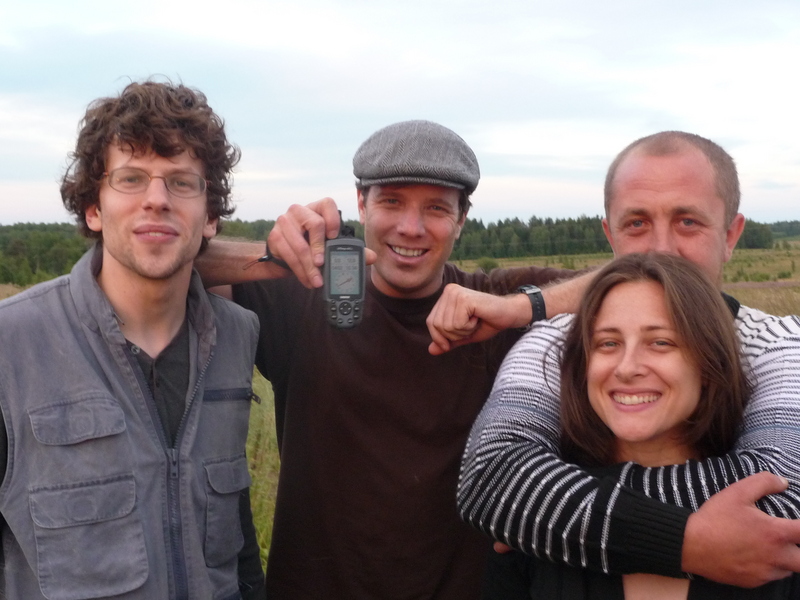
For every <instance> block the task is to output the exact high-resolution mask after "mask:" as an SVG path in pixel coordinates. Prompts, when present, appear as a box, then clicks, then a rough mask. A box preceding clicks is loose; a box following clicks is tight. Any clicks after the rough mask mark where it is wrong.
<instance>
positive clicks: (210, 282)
mask: <svg viewBox="0 0 800 600" xmlns="http://www.w3.org/2000/svg"><path fill="white" fill-rule="evenodd" d="M262 256H264V243H263V242H243V241H235V240H222V239H212V240H211V241H210V242H209V244H208V248H206V250H205V252H203V253H202V254H200V255H199V256H198V257H197V258H196V259H195V261H194V266H195V268H196V269H197V271H198V272H199V273H200V277H202V279H203V284H204V285H205V286H206V287H207V288H208V287H214V286H219V285H232V284H236V283H245V282H247V281H257V280H260V279H274V278H278V277H287V276H288V275H291V272H290V271H287V270H286V269H283V268H281V267H279V266H278V265H276V264H273V263H271V262H262V263H258V262H254V261H256V260H257V259H259V258H261V257H262ZM245 267H246V268H245Z"/></svg>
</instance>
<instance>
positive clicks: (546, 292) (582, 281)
mask: <svg viewBox="0 0 800 600" xmlns="http://www.w3.org/2000/svg"><path fill="white" fill-rule="evenodd" d="M596 274H597V273H596V272H595V271H590V272H588V273H584V274H583V275H579V276H578V277H574V278H573V279H568V280H566V281H560V282H558V283H554V284H552V285H548V286H546V287H544V288H542V295H543V296H544V305H545V308H546V309H547V318H548V319H552V318H553V317H555V316H556V315H561V314H565V313H576V312H578V307H579V305H580V302H581V298H583V295H584V293H585V292H586V290H587V288H588V287H589V285H590V284H591V282H592V281H593V280H594V277H595V275H596ZM529 316H530V315H529Z"/></svg>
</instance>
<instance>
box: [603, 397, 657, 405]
mask: <svg viewBox="0 0 800 600" xmlns="http://www.w3.org/2000/svg"><path fill="white" fill-rule="evenodd" d="M611 397H612V398H613V399H614V402H616V403H618V404H625V405H626V406H632V405H634V404H649V403H650V402H655V401H656V400H658V397H659V396H658V394H642V395H641V396H640V395H637V394H613V395H612V396H611Z"/></svg>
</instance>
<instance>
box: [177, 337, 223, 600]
mask: <svg viewBox="0 0 800 600" xmlns="http://www.w3.org/2000/svg"><path fill="white" fill-rule="evenodd" d="M212 358H214V352H213V350H212V351H211V352H209V354H208V359H207V360H206V364H205V365H203V368H202V369H201V370H200V375H199V376H198V377H197V381H196V382H195V384H194V389H193V390H192V395H191V396H189V399H188V400H187V401H186V408H185V409H184V411H183V416H182V417H181V422H180V423H179V424H178V431H177V433H176V435H175V446H174V447H172V448H168V449H167V455H168V456H169V460H170V469H169V475H170V476H169V484H168V486H167V503H168V506H169V518H170V526H169V529H170V545H171V546H172V561H173V563H172V564H173V572H174V574H175V597H176V599H177V600H189V583H188V581H187V580H188V575H187V573H186V556H185V553H184V551H183V544H182V543H181V542H182V541H183V531H182V522H183V521H182V519H181V503H180V447H181V440H182V439H183V429H184V424H185V422H186V415H188V414H189V411H190V410H191V409H192V407H193V406H194V401H195V398H196V397H197V392H198V390H199V389H200V386H201V384H202V383H203V380H204V378H205V374H206V370H208V366H209V365H210V364H211V359H212Z"/></svg>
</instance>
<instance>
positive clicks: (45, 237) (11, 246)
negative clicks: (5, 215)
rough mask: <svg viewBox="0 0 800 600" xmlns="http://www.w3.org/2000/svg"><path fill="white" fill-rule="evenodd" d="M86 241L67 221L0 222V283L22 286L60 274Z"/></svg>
mask: <svg viewBox="0 0 800 600" xmlns="http://www.w3.org/2000/svg"><path fill="white" fill-rule="evenodd" d="M89 245H90V242H89V241H88V240H86V238H84V237H82V236H80V235H79V234H78V232H77V229H76V228H75V226H74V225H72V224H70V223H38V224H35V223H22V224H17V225H0V283H14V284H16V285H21V286H25V285H31V284H33V283H39V282H40V281H47V280H48V279H52V278H53V277H56V276H57V275H63V274H64V273H67V272H69V270H70V269H71V268H72V265H74V264H75V263H76V262H77V260H78V259H79V258H80V257H81V255H82V254H83V253H84V252H86V249H87V248H88V247H89Z"/></svg>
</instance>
